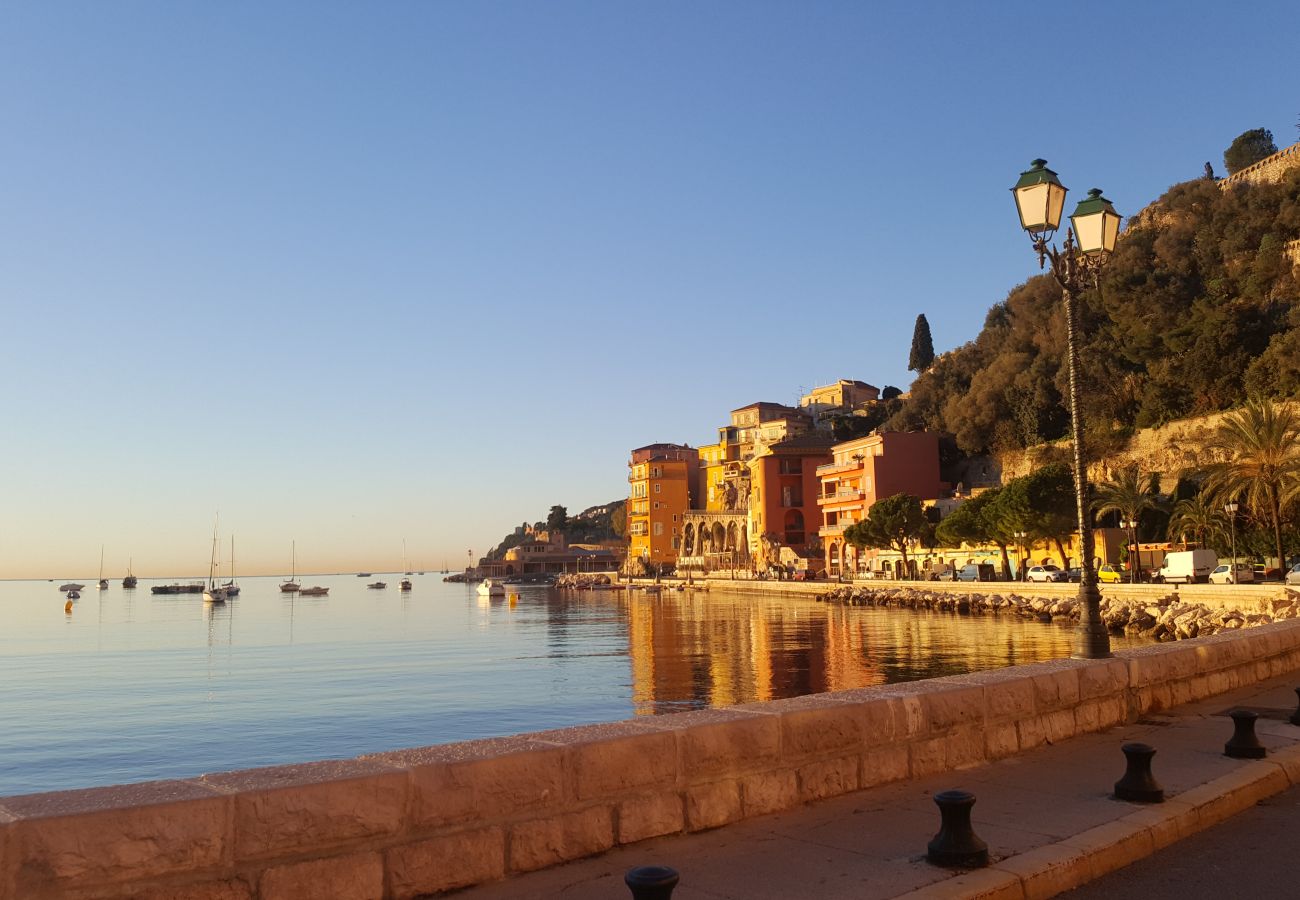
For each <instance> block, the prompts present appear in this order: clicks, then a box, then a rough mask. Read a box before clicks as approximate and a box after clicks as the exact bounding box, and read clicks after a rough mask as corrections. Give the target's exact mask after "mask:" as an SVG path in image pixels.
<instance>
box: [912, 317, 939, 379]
mask: <svg viewBox="0 0 1300 900" xmlns="http://www.w3.org/2000/svg"><path fill="white" fill-rule="evenodd" d="M933 362H934V341H933V340H931V339H930V323H929V322H927V321H926V320H925V313H921V314H920V315H919V316H917V317H916V328H915V329H914V330H913V331H912V353H911V355H910V356H908V358H907V368H908V369H910V370H911V371H913V372H916V373H918V374H919V373H921V372H924V371H925V370H926V369H928V368H930V364H931V363H933Z"/></svg>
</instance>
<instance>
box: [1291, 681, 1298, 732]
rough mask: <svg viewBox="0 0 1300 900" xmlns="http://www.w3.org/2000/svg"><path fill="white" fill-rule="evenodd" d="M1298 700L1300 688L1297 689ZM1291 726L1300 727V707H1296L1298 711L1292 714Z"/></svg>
mask: <svg viewBox="0 0 1300 900" xmlns="http://www.w3.org/2000/svg"><path fill="white" fill-rule="evenodd" d="M1295 695H1296V698H1297V699H1300V688H1296V689H1295ZM1291 724H1292V725H1300V705H1298V706H1296V711H1295V712H1293V713H1291Z"/></svg>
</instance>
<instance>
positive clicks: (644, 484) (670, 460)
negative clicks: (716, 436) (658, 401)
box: [627, 444, 700, 566]
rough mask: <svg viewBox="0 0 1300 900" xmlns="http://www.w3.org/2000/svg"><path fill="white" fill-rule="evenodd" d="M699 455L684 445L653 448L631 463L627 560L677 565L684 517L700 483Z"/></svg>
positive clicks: (640, 450)
mask: <svg viewBox="0 0 1300 900" xmlns="http://www.w3.org/2000/svg"><path fill="white" fill-rule="evenodd" d="M699 467H700V456H699V451H698V450H696V449H694V448H693V447H688V446H685V445H682V444H650V445H648V446H645V447H640V448H638V449H636V450H633V451H632V458H631V460H630V461H629V462H628V476H627V480H628V485H629V490H628V499H627V535H628V540H629V547H628V559H629V561H631V560H639V561H640V562H641V563H642V564H644V565H646V566H662V565H665V564H667V565H674V564H675V563H676V562H677V551H678V550H679V549H680V547H681V535H682V517H683V516H684V515H685V513H686V511H687V510H688V509H690V508H691V500H692V497H693V494H694V491H695V490H696V489H697V485H698V484H699Z"/></svg>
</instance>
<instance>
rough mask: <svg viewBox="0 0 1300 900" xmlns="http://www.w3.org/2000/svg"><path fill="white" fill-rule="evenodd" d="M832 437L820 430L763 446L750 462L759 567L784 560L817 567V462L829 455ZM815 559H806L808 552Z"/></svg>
mask: <svg viewBox="0 0 1300 900" xmlns="http://www.w3.org/2000/svg"><path fill="white" fill-rule="evenodd" d="M833 443H834V440H833V439H832V438H831V437H830V436H829V435H826V434H822V433H820V432H809V433H806V434H800V435H797V436H795V437H790V438H786V439H785V440H783V441H779V442H777V443H775V444H771V445H769V446H766V447H763V448H762V449H761V450H760V452H759V453H758V454H757V455H756V456H755V457H754V458H753V459H752V460H750V462H749V472H750V475H749V478H750V499H749V534H750V543H751V549H752V551H753V553H754V555H755V557H756V558H757V564H758V566H759V567H766V566H773V565H778V564H783V565H784V564H788V563H790V562H791V561H792V557H797V558H798V559H799V560H800V562H798V563H796V564H797V565H800V566H803V567H811V568H814V569H817V568H820V567H821V563H822V554H821V553H820V552H816V553H813V552H812V551H813V550H815V547H816V544H817V543H818V534H817V532H818V528H819V526H820V524H821V514H820V511H819V509H818V506H817V501H818V487H819V485H820V482H819V480H818V477H817V472H818V470H819V467H820V466H822V465H824V464H827V463H829V462H830V461H831V446H832V444H833ZM810 556H812V557H815V559H809V557H810Z"/></svg>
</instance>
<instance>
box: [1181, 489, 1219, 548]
mask: <svg viewBox="0 0 1300 900" xmlns="http://www.w3.org/2000/svg"><path fill="white" fill-rule="evenodd" d="M1227 522H1228V520H1227V517H1226V516H1224V514H1223V510H1221V509H1220V508H1219V507H1218V506H1216V505H1214V504H1213V503H1211V502H1210V500H1209V498H1208V497H1207V496H1206V494H1205V493H1204V492H1202V493H1199V494H1197V495H1196V496H1195V497H1192V498H1191V499H1189V500H1179V501H1178V503H1177V504H1176V505H1175V506H1174V511H1173V515H1171V516H1170V517H1169V539H1170V540H1171V541H1172V540H1174V539H1175V538H1177V539H1182V538H1183V537H1185V536H1186V535H1188V534H1191V535H1193V536H1194V537H1195V538H1196V542H1197V543H1198V544H1201V545H1205V544H1207V543H1209V542H1210V541H1213V540H1215V539H1216V538H1219V537H1221V536H1222V535H1223V532H1224V529H1225V528H1227Z"/></svg>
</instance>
